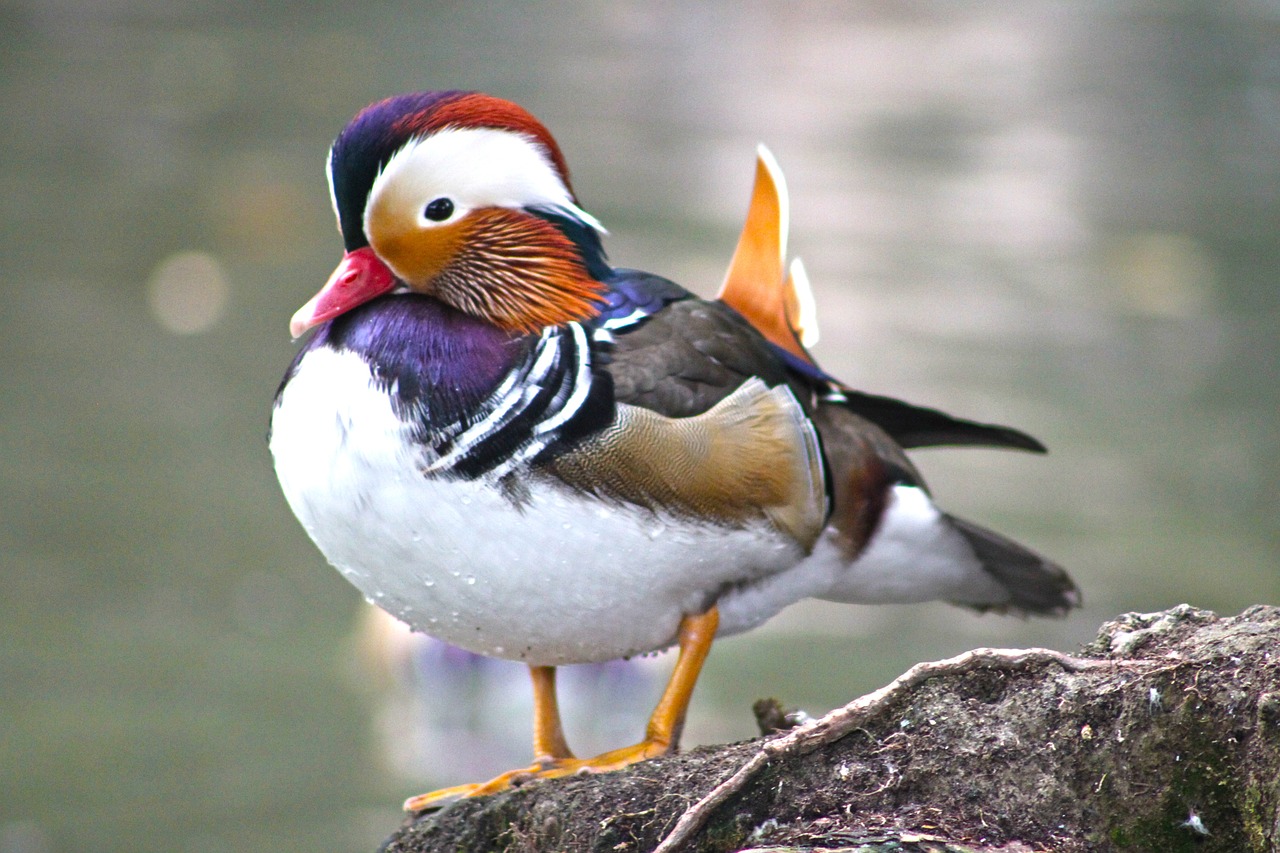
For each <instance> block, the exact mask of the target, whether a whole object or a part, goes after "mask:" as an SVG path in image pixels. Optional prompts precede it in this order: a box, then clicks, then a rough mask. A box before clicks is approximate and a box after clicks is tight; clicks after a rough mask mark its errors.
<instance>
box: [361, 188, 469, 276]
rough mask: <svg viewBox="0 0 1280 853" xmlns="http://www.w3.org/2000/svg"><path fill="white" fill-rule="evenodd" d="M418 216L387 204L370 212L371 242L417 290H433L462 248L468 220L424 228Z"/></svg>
mask: <svg viewBox="0 0 1280 853" xmlns="http://www.w3.org/2000/svg"><path fill="white" fill-rule="evenodd" d="M416 218H417V217H416V216H412V215H409V216H403V215H402V216H396V215H394V211H391V210H388V209H387V207H379V208H378V209H375V210H371V211H370V212H369V217H368V222H367V228H368V233H369V244H370V245H371V246H373V250H374V251H375V252H377V253H378V256H379V257H380V258H382V259H383V260H384V261H385V262H386V264H387V266H389V267H391V269H392V270H393V271H394V272H395V274H396V275H397V276H399V277H400V278H401V279H402V280H403V281H404V282H405V283H406V284H408V285H409V287H410V288H412V289H413V290H416V291H419V292H421V293H430V292H431V291H432V286H431V285H432V281H433V280H434V279H435V278H436V276H438V275H439V274H440V272H441V271H442V270H443V269H444V268H445V267H446V266H448V265H449V263H450V261H452V260H453V258H454V257H456V256H457V254H458V253H459V252H460V251H461V250H462V247H463V245H464V244H465V243H466V240H467V232H468V231H469V230H470V229H469V228H467V227H466V220H462V221H459V222H456V223H453V224H450V225H439V226H436V227H434V228H423V227H422V226H420V225H418V223H417V222H416V221H415V220H416Z"/></svg>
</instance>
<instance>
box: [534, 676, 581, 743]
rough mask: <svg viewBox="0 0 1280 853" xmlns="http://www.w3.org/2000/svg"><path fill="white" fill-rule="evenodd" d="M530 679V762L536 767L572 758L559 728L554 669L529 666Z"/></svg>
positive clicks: (561, 728)
mask: <svg viewBox="0 0 1280 853" xmlns="http://www.w3.org/2000/svg"><path fill="white" fill-rule="evenodd" d="M529 677H530V678H532V679H533V760H534V761H535V762H537V763H538V764H549V763H551V762H553V761H559V760H561V759H565V758H573V752H571V751H570V750H569V744H568V742H567V741H565V739H564V727H563V726H561V725H560V703H559V702H558V701H556V668H555V667H554V666H531V667H529Z"/></svg>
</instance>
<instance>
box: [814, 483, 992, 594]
mask: <svg viewBox="0 0 1280 853" xmlns="http://www.w3.org/2000/svg"><path fill="white" fill-rule="evenodd" d="M805 562H806V563H815V564H816V565H815V566H813V567H808V566H806V567H804V568H806V570H810V571H824V570H825V571H826V572H827V573H829V575H830V576H831V578H832V585H831V587H830V589H828V590H827V591H826V592H824V593H821V594H820V596H819V597H820V598H825V599H828V600H830V601H844V602H848V603H850V604H907V603H911V602H917V601H933V600H936V599H941V600H944V601H952V602H958V603H966V604H999V603H1002V602H1006V601H1008V600H1009V593H1008V591H1007V590H1005V589H1004V587H1002V586H1001V585H1000V584H999V583H998V582H997V581H996V580H995V578H993V577H992V576H991V574H990V573H989V572H987V570H986V569H984V568H983V567H982V564H981V563H980V562H979V561H978V559H977V557H975V556H974V553H973V549H972V548H970V547H969V543H968V541H967V540H965V538H964V536H963V535H962V534H960V533H959V532H958V531H957V530H956V529H955V528H954V527H952V526H951V525H950V524H949V523H948V522H947V520H946V518H944V517H943V515H942V513H941V512H940V511H939V510H938V508H937V507H936V506H934V504H933V501H932V500H931V499H930V498H929V496H928V495H927V494H925V492H924V490H923V489H920V488H916V487H915V486H907V485H898V486H894V488H893V491H892V493H891V494H890V498H889V502H888V504H887V505H886V506H885V509H884V515H883V516H882V517H881V519H880V524H879V526H878V527H877V528H876V532H875V533H874V535H872V537H871V541H870V542H868V543H867V546H866V548H865V549H864V550H863V551H862V553H861V554H860V555H859V556H858V558H857V559H856V560H854V561H853V562H852V563H849V562H847V561H846V560H845V559H844V557H843V555H842V554H841V553H840V552H839V549H838V547H837V545H836V544H835V543H834V542H833V541H832V539H831V537H830V534H829V533H828V534H827V535H826V536H824V538H823V539H822V540H820V541H819V542H818V546H817V547H816V548H815V549H814V553H813V556H812V557H810V558H809V559H808V560H806V561H805Z"/></svg>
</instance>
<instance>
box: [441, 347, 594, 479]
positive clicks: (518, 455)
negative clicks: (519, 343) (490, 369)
mask: <svg viewBox="0 0 1280 853" xmlns="http://www.w3.org/2000/svg"><path fill="white" fill-rule="evenodd" d="M592 362H593V357H592V350H591V345H590V343H589V341H588V339H587V333H586V331H585V330H584V329H583V328H582V326H581V325H579V324H578V323H570V324H568V325H567V326H563V327H556V328H551V329H547V330H545V331H544V332H543V333H542V335H541V337H540V338H539V340H538V344H537V346H536V347H534V348H533V349H532V351H531V352H530V354H529V356H528V357H527V358H525V359H524V361H523V362H521V363H520V364H519V365H517V367H516V368H515V369H514V370H512V371H511V372H510V373H509V374H508V375H507V377H506V378H505V379H504V380H503V381H502V383H501V384H500V385H499V386H498V387H497V389H495V390H494V392H493V393H492V394H491V395H489V397H488V398H487V399H485V401H484V402H483V403H482V404H481V405H480V407H479V408H478V409H477V410H476V412H475V413H474V414H472V415H471V416H469V417H467V418H465V419H463V420H461V421H457V422H455V423H452V424H449V425H447V426H444V427H441V426H439V425H438V424H432V423H431V422H430V411H429V408H430V407H429V404H428V405H427V406H426V407H425V408H426V410H425V411H424V410H421V409H420V410H419V413H418V414H419V422H420V423H421V426H422V429H421V431H420V433H419V438H420V440H421V441H422V442H423V443H424V444H426V445H428V446H429V447H431V449H432V450H434V451H435V453H436V454H437V458H436V459H435V460H434V461H432V462H431V463H430V464H429V465H428V466H427V468H426V469H425V471H424V473H427V474H432V475H437V476H441V475H442V476H453V477H459V478H463V479H476V478H478V477H482V476H492V477H501V476H503V475H504V474H506V473H508V472H509V471H511V470H513V469H514V468H516V467H518V466H520V465H522V464H524V463H527V462H530V461H532V460H534V459H535V458H536V457H537V456H538V455H539V454H541V453H544V452H547V451H548V450H549V449H554V448H555V447H556V446H558V445H561V444H564V443H569V442H571V441H573V440H576V439H577V438H580V437H582V436H585V435H589V434H591V433H592V432H595V431H596V430H599V429H602V428H603V427H604V426H606V425H607V424H608V423H609V422H610V421H612V419H613V393H612V387H611V386H612V383H611V382H610V379H609V376H608V374H607V373H604V372H601V371H595V370H593V364H592Z"/></svg>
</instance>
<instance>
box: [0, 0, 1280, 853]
mask: <svg viewBox="0 0 1280 853" xmlns="http://www.w3.org/2000/svg"><path fill="white" fill-rule="evenodd" d="M942 9H945V10H947V11H941V10H942ZM1277 36H1280V9H1277V7H1276V6H1275V5H1274V4H1267V3H1263V2H1245V0H1240V2H1230V3H1220V2H1207V0H1206V2H1201V3H1195V2H1188V3H1180V4H1150V3H1141V2H1131V3H1114V4H1084V5H1078V4H1065V3H1058V2H1048V0H1036V2H1027V0H1005V2H994V0H993V2H973V3H958V4H946V5H945V6H942V5H931V4H920V3H913V2H889V3H882V4H858V5H855V4H827V3H803V2H802V3H795V2H786V3H782V2H776V3H760V4H751V5H750V7H749V8H748V7H745V6H744V4H737V3H729V2H716V3H707V4H699V5H698V6H696V7H690V6H688V5H686V4H681V3H663V2H659V3H618V4H602V3H601V4H597V3H585V2H567V0H566V2H557V3H547V4H537V5H534V4H523V3H520V4H517V3H509V4H502V3H467V4H461V3H457V4H455V3H389V2H388V3H372V4H336V3H334V4H307V5H304V4H287V3H279V4H255V3H248V2H233V3H224V4H197V3H184V2H166V3H141V2H133V3H130V2H91V0H79V2H76V0H67V2H57V3H56V2H26V3H23V2H18V3H9V4H7V5H5V6H3V7H0V75H2V76H0V114H2V115H3V116H4V119H5V120H4V132H3V134H0V206H2V207H0V224H2V227H3V232H2V234H3V242H2V243H0V245H3V249H2V250H0V251H2V257H3V261H4V262H3V265H2V266H0V269H3V271H4V275H5V284H4V286H3V289H2V291H0V292H2V293H3V299H2V301H0V447H3V453H0V494H2V495H3V511H2V512H0V560H3V577H4V587H3V589H4V593H3V596H2V598H0V601H2V602H3V603H2V605H0V606H2V608H3V610H2V611H0V853H51V851H77V853H79V852H80V851H122V852H123V851H128V853H137V852H139V851H141V852H142V853H145V851H175V850H176V851H191V852H192V853H222V851H243V850H260V849H272V850H276V851H294V850H296V851H304V850H305V851H314V850H350V851H367V850H372V849H374V847H375V846H376V845H377V843H378V842H379V841H380V840H381V839H382V838H383V837H385V835H386V834H388V833H389V832H390V830H391V829H392V828H394V826H395V824H396V822H397V821H398V819H399V818H398V814H397V806H396V804H397V803H398V801H399V800H400V799H401V798H403V797H404V796H407V795H409V794H412V793H417V792H418V790H419V789H420V788H421V787H422V786H424V785H427V784H431V782H432V779H434V778H437V777H438V776H440V775H441V774H442V773H443V770H442V768H441V767H430V766H428V767H422V768H421V769H420V771H419V772H418V774H417V776H418V778H416V779H415V778H409V774H406V773H405V772H403V770H396V769H394V765H395V761H394V758H393V757H391V756H388V755H387V754H386V751H385V749H384V748H383V746H382V742H383V739H384V737H385V735H384V734H383V733H384V732H385V731H387V729H388V725H389V723H388V717H389V716H390V717H394V716H395V712H394V710H393V709H394V707H395V706H393V705H388V699H387V695H388V694H387V693H386V691H385V689H384V682H383V680H382V679H381V677H380V676H377V675H376V674H375V673H374V671H373V668H372V667H371V666H369V665H368V664H367V663H361V661H363V660H365V659H364V658H362V657H360V656H359V655H358V654H357V653H356V651H355V645H356V642H355V640H354V639H353V634H354V632H355V631H356V625H357V621H358V620H357V615H358V611H359V609H360V608H361V607H363V606H364V605H363V604H361V602H360V601H359V598H358V596H357V595H356V594H355V593H354V591H353V590H351V589H350V588H349V587H348V586H347V585H346V584H345V582H344V581H342V579H341V578H340V577H339V576H338V575H337V573H335V572H333V571H332V570H330V569H328V568H326V567H325V566H324V565H323V561H322V560H321V559H320V557H319V556H318V554H317V553H316V552H315V551H314V549H313V548H312V546H311V545H310V543H309V542H308V541H307V539H306V537H305V536H304V534H303V533H302V531H301V530H300V529H299V527H298V526H297V524H296V522H295V521H294V520H293V518H292V517H291V515H290V513H289V511H288V509H287V507H286V506H285V504H284V502H283V500H282V499H281V497H280V495H279V493H278V490H277V488H276V485H275V482H274V476H273V474H272V472H271V469H270V462H269V459H268V456H267V452H266V448H265V443H264V439H263V436H264V432H265V428H266V420H267V413H268V406H269V402H270V399H271V395H272V393H273V392H274V390H275V387H276V383H277V382H278V381H279V377H280V375H281V373H282V372H283V369H284V367H285V365H286V364H287V362H288V360H289V358H290V355H291V353H292V352H293V349H294V347H293V344H291V342H290V341H289V337H288V333H287V323H288V318H289V316H290V315H291V314H292V312H293V311H294V310H295V309H296V308H297V307H298V306H299V305H300V304H301V303H302V302H303V301H305V300H306V299H307V298H308V297H309V296H310V295H311V294H312V293H313V292H314V290H315V289H316V288H317V286H318V285H319V283H320V282H321V281H323V279H324V277H325V276H327V274H328V273H329V271H330V270H331V268H332V266H333V264H334V263H335V262H336V260H337V258H338V257H339V253H340V248H341V247H340V245H339V243H338V240H337V238H336V235H335V234H334V231H333V225H332V219H331V213H330V211H329V202H328V199H327V192H326V188H325V182H324V176H323V171H322V170H323V162H324V155H325V151H326V148H327V145H328V143H329V141H330V140H331V138H332V136H333V135H334V133H336V132H337V130H339V129H340V128H341V126H342V125H343V124H344V123H345V122H346V120H347V119H348V118H349V117H350V115H351V114H352V113H353V112H354V111H355V110H356V109H357V108H359V107H360V106H362V105H363V104H365V103H366V102H368V101H370V100H373V99H375V98H377V97H382V96H384V95H387V94H391V93H394V92H399V91H405V90H410V89H418V88H443V87H464V88H476V89H482V90H486V91H490V92H492V93H494V94H499V95H503V96H506V97H510V98H512V99H515V100H517V101H520V102H521V103H523V104H525V105H526V106H528V107H529V108H531V109H532V110H533V111H534V112H535V113H537V114H538V115H539V116H540V117H541V118H543V120H544V121H545V122H546V123H547V124H548V125H549V126H550V127H551V128H552V130H553V132H555V133H556V135H557V137H558V139H559V141H560V143H561V145H562V147H563V148H564V150H565V153H566V156H567V157H568V159H569V162H570V165H571V167H572V168H573V171H574V182H575V188H576V189H577V192H578V195H579V197H580V199H581V201H582V203H583V204H584V206H585V207H586V208H587V209H588V210H590V211H592V212H593V213H594V214H596V215H597V216H598V217H599V218H600V219H602V220H603V221H604V223H605V224H606V226H608V227H609V229H610V231H611V236H610V237H609V239H608V241H607V245H608V247H609V249H610V254H611V257H612V258H613V259H614V261H615V262H617V263H619V264H623V265H627V266H636V267H642V268H647V269H651V270H654V271H656V272H659V273H663V274H666V275H668V276H670V277H672V278H675V279H676V280H679V281H682V282H684V283H686V284H687V285H689V286H691V287H693V288H694V289H696V290H699V291H700V292H702V293H705V294H710V293H712V292H714V290H715V287H716V285H717V284H718V282H719V277H720V275H721V274H722V272H723V268H724V265H725V263H726V261H727V259H728V257H729V254H730V252H731V250H732V246H733V242H734V240H735V238H736V229H737V226H738V224H739V220H740V217H741V215H742V212H743V209H744V206H745V200H746V196H747V191H748V187H749V183H750V179H751V174H752V172H751V169H752V157H753V151H754V147H755V145H756V143H757V142H760V141H764V142H767V143H768V144H769V145H770V147H771V148H772V149H773V151H774V153H775V154H776V155H777V157H778V159H779V161H780V162H781V164H782V166H783V168H784V170H785V171H786V173H787V177H788V180H789V183H790V187H791V195H792V203H793V215H792V249H793V251H795V252H798V253H800V254H802V255H803V257H804V259H805V261H806V264H807V266H808V269H809V274H810V277H811V278H812V280H813V282H814V287H815V290H816V294H817V299H818V304H819V308H820V319H821V321H822V331H823V335H824V337H823V340H822V342H821V343H820V344H819V345H818V347H817V350H816V352H817V355H818V357H819V358H820V359H821V360H822V362H823V364H824V366H825V367H827V368H828V369H830V370H831V371H832V372H834V373H836V374H838V375H841V376H842V377H844V378H846V379H847V380H849V381H850V382H852V383H853V384H855V385H858V386H860V387H863V388H866V389H867V390H870V391H876V392H881V393H892V394H897V395H900V396H903V397H906V398H909V399H911V400H914V401H916V402H920V403H925V404H929V405H934V406H939V407H942V408H946V409H950V410H952V411H955V412H956V413H958V414H963V415H967V416H971V417H977V418H980V419H989V420H999V421H1005V422H1010V423H1014V424H1016V425H1018V426H1020V427H1023V428H1025V429H1027V430H1028V431H1030V432H1032V433H1033V434H1035V435H1037V436H1039V437H1040V438H1042V439H1043V440H1044V441H1045V442H1046V443H1047V444H1048V445H1049V446H1050V447H1051V449H1052V453H1051V455H1050V456H1049V457H1047V458H1044V459H1040V458H1033V457H1028V456H1020V455H1015V454H1000V453H995V452H989V451H976V450H971V451H928V452H923V453H920V454H918V456H917V460H918V461H919V463H920V464H921V466H922V468H923V469H924V471H925V473H926V475H928V476H929V478H930V482H931V484H932V485H933V487H934V490H935V492H936V493H937V494H938V496H939V498H940V500H941V502H942V503H943V504H944V505H946V506H947V507H948V508H950V509H952V510H953V511H956V512H960V513H962V514H967V515H969V516H972V517H974V518H976V519H979V520H981V521H983V522H985V523H987V524H989V525H992V526H995V527H998V528H999V529H1001V530H1004V531H1006V532H1008V533H1011V534H1013V535H1015V536H1017V537H1019V538H1021V539H1023V540H1025V541H1027V542H1028V543H1031V544H1034V545H1035V546H1036V547H1038V548H1041V549H1043V550H1044V551H1046V552H1047V553H1050V554H1052V555H1053V556H1054V557H1056V558H1057V559H1058V560H1060V561H1061V562H1062V563H1063V564H1065V565H1066V566H1068V568H1070V569H1071V571H1072V573H1073V574H1074V576H1075V577H1076V579H1077V581H1078V582H1079V584H1080V586H1081V587H1082V589H1083V591H1084V595H1085V602H1086V606H1085V608H1084V609H1083V610H1082V611H1080V612H1079V613H1078V614H1076V615H1073V616H1072V617H1071V618H1069V619H1067V620H1064V621H1061V622H1050V623H1046V622H1030V621H1028V622H1021V621H1017V620H1001V619H998V618H994V617H984V618H981V619H979V618H976V617H971V616H968V615H966V614H964V613H961V612H959V611H955V610H952V609H949V608H947V607H945V606H943V605H928V606H922V607H915V608H879V609H875V608H851V607H837V606H834V605H819V604H814V605H802V606H800V607H797V608H793V609H792V610H791V611H789V612H788V613H786V614H784V615H783V616H781V617H779V619H777V620H775V622H774V623H771V625H770V626H768V627H767V628H766V629H764V630H761V631H759V632H756V633H755V634H753V635H750V636H746V637H740V638H734V639H732V640H729V641H726V642H724V643H722V644H720V646H719V647H718V648H717V649H716V651H715V652H713V655H712V658H711V662H710V664H709V669H708V672H707V674H706V677H705V679H704V682H703V684H702V686H701V688H700V691H699V695H698V697H697V698H696V700H695V708H694V711H693V715H692V718H691V721H690V727H689V732H688V740H690V741H691V742H699V741H716V740H723V739H730V738H739V737H745V736H748V735H749V734H750V733H751V728H752V723H751V717H750V713H749V704H750V702H751V700H752V699H754V698H757V697H758V696H763V695H777V696H779V697H780V698H782V699H783V701H785V702H787V703H789V704H794V705H800V706H803V707H805V708H807V709H808V710H810V711H814V712H817V711H822V710H825V709H826V708H829V707H831V706H833V705H836V704H839V703H841V702H843V701H845V700H847V699H849V698H852V697H853V696H854V695H857V694H858V693H860V692H865V691H867V690H870V689H873V688H875V687H877V686H879V685H880V684H882V683H883V682H884V681H886V680H887V679H889V678H891V677H892V676H893V675H895V674H897V673H898V672H900V671H902V670H903V669H905V668H906V667H907V666H909V665H910V664H911V663H913V662H915V661H916V660H919V659H921V658H928V657H941V656H946V655H950V654H954V653H956V652H958V651H961V650H963V649H965V648H968V647H971V646H974V645H997V644H999V645H1029V644H1046V645H1052V646H1057V647H1062V648H1070V647H1073V646H1074V645H1076V644H1078V643H1080V642H1082V641H1085V640H1087V639H1089V638H1090V637H1091V636H1092V633H1093V630H1094V628H1095V627H1096V626H1097V624H1098V623H1099V622H1100V621H1102V620H1103V619H1105V618H1108V617H1109V616H1111V615H1113V614H1115V613H1118V612H1121V611H1125V610H1153V609H1158V608H1162V607H1166V606H1169V605H1172V604H1175V603H1178V602H1181V601H1189V602H1192V603H1194V604H1196V605H1199V606H1203V607H1209V608H1213V609H1217V610H1220V611H1223V612H1235V611H1238V610H1240V609H1242V608H1243V607H1245V606H1246V605H1248V604H1251V603H1255V602H1269V603H1276V602H1277V601H1280V569H1278V563H1280V560H1278V559H1277V558H1278V557H1280V525H1277V521H1276V507H1277V506H1278V505H1280V461H1277V460H1280V429H1278V428H1277V426H1276V421H1277V411H1278V409H1280V405H1278V404H1280V378H1278V377H1280V331H1278V330H1280V296H1278V295H1277V294H1278V293H1280V288H1278V287H1277V279H1278V278H1280V38H1278V37H1277ZM648 701H649V699H648V697H647V695H643V691H641V694H640V695H638V696H637V703H638V704H639V705H641V706H643V705H644V704H646V703H647V702H648ZM389 708H390V709H392V710H389ZM644 710H645V709H644V708H643V707H641V708H639V709H637V712H638V713H641V714H642V713H643V711H644ZM493 714H494V715H497V716H498V717H499V718H500V719H501V720H503V721H504V722H508V723H509V726H510V727H511V728H512V729H514V730H516V731H517V732H518V733H519V732H523V730H524V728H525V727H526V726H527V720H526V719H524V718H523V717H522V716H521V715H520V714H519V713H507V712H505V711H503V710H502V709H500V708H496V707H495V708H494V709H493ZM392 723H394V721H392ZM573 725H574V724H573V722H572V721H571V728H572V727H573ZM392 727H393V728H394V726H392ZM522 736H523V735H521V734H517V738H519V737H522ZM452 760H453V759H452V757H451V756H448V755H442V756H440V763H441V765H444V766H448V765H449V764H450V762H451V761H452ZM493 769H494V770H498V769H503V768H501V767H495V768H493Z"/></svg>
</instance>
